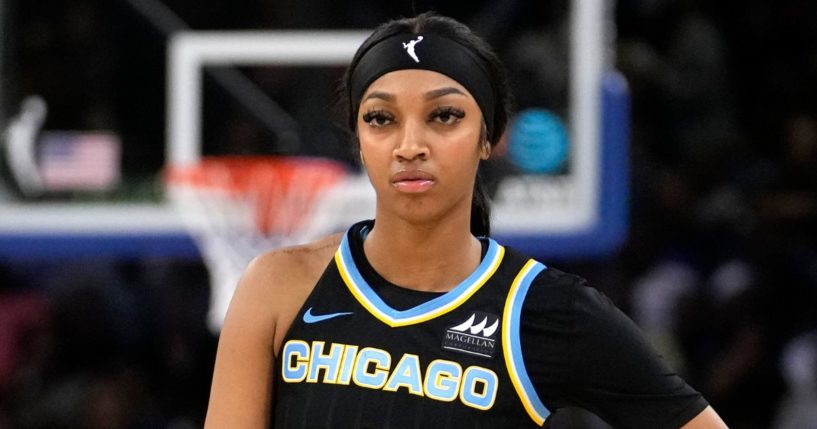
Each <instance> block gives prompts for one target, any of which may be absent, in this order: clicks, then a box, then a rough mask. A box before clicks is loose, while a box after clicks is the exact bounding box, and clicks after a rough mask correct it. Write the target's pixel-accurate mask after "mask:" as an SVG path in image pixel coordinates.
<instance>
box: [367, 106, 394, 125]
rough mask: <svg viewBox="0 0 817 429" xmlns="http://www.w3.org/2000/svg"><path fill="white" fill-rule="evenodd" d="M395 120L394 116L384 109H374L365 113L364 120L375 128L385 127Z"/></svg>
mask: <svg viewBox="0 0 817 429" xmlns="http://www.w3.org/2000/svg"><path fill="white" fill-rule="evenodd" d="M393 121H394V118H393V117H392V116H391V115H390V114H388V113H386V112H384V111H382V110H373V111H370V112H366V113H365V114H364V115H363V122H365V123H367V124H369V125H370V126H372V127H375V128H380V127H385V126H386V125H389V124H391V123H392V122H393Z"/></svg>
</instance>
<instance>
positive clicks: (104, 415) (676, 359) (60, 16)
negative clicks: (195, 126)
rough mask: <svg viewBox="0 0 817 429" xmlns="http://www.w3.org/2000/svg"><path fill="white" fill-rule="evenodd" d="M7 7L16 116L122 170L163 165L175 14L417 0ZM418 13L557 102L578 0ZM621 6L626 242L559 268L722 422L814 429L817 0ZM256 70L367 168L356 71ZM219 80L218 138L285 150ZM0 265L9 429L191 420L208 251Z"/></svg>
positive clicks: (301, 22) (197, 420)
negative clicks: (118, 140)
mask: <svg viewBox="0 0 817 429" xmlns="http://www.w3.org/2000/svg"><path fill="white" fill-rule="evenodd" d="M8 3H9V4H10V5H11V6H10V13H8V14H7V18H6V19H7V20H8V19H9V18H8V16H11V17H14V18H15V19H14V20H13V21H11V23H12V25H11V26H10V27H8V28H9V30H7V31H6V32H4V35H9V34H10V35H11V36H12V37H10V41H6V46H7V47H8V49H7V52H8V54H7V58H10V59H11V61H12V63H11V64H14V66H15V67H16V70H17V72H15V73H9V72H8V71H6V72H5V79H9V81H8V82H4V85H5V98H4V101H5V106H6V108H5V109H6V112H5V114H6V115H9V114H12V113H13V112H11V111H9V110H10V109H11V108H12V107H13V106H14V103H18V102H19V101H20V100H21V99H22V97H24V96H25V95H27V94H30V93H37V94H41V95H42V96H43V97H44V98H45V99H46V100H48V101H49V106H50V112H52V113H51V114H50V115H49V119H48V121H49V122H48V123H47V126H48V127H50V128H68V129H113V130H116V132H118V133H119V134H120V135H121V136H122V141H123V145H124V147H123V168H124V174H125V176H126V178H130V179H131V180H138V179H139V178H140V177H146V176H151V175H154V174H155V173H156V172H157V171H158V170H159V169H160V167H161V163H162V154H163V133H164V131H163V130H164V104H163V103H164V90H165V88H164V60H165V51H164V47H165V43H166V36H167V34H166V33H167V30H168V29H172V28H173V27H174V25H173V24H174V23H175V24H179V23H180V22H182V21H183V22H184V23H185V24H186V25H188V26H190V27H191V28H194V29H278V28H288V29H291V28H371V27H372V26H373V25H375V24H377V23H379V22H382V21H384V20H386V19H388V18H392V17H397V16H400V15H404V16H405V15H411V14H412V9H411V6H410V5H406V4H402V3H408V2H378V3H371V2H366V1H360V0H345V1H335V2H325V1H316V0H312V1H304V0H301V1H292V0H275V1H273V0H243V1H235V2H218V1H215V0H208V1H202V0H196V1H193V0H164V1H163V2H158V1H147V0H145V1H141V0H117V1H102V0H98V1H97V0H75V1H72V2H61V1H57V0H43V1H38V2H24V1H16V2H15V1H10V2H8ZM412 3H413V4H414V7H415V8H416V10H418V11H422V10H426V9H428V8H434V9H435V10H438V11H439V12H441V13H444V14H448V15H451V16H454V17H456V18H458V19H460V20H462V21H464V22H466V23H467V24H469V25H471V26H472V27H473V28H474V29H475V30H477V31H478V32H479V33H481V34H483V35H484V36H485V37H486V38H487V39H488V40H489V41H490V42H491V43H492V44H493V45H494V46H495V47H496V48H497V49H498V50H499V52H500V54H501V57H502V58H503V60H504V61H505V63H506V65H507V66H508V68H509V70H510V78H511V85H512V87H513V89H514V92H515V95H516V105H517V108H518V109H523V108H526V107H532V106H545V107H547V108H549V109H551V110H554V111H556V112H561V113H564V109H565V103H566V97H567V95H566V94H567V82H568V74H569V70H568V67H567V62H568V60H567V51H566V49H567V46H568V40H567V38H568V27H567V22H566V21H565V19H564V18H565V15H566V13H567V12H568V11H569V4H570V2H569V1H567V0H560V1H552V2H551V1H548V2H541V1H523V0H510V1H494V2H489V1H467V2H466V1H455V0H451V1H437V2H434V1H425V2H424V1H414V2H412ZM135 4H141V5H142V6H145V7H148V9H149V10H152V12H150V13H145V11H144V10H142V11H141V12H140V11H138V10H137V9H138V8H137V7H135V6H134V5H135ZM156 5H163V6H165V7H166V8H167V10H168V11H170V12H172V14H173V15H174V16H175V17H176V18H178V19H179V20H180V21H173V20H167V19H166V20H165V21H162V22H164V24H162V23H160V22H157V21H156V19H150V18H149V16H152V17H154V18H155V17H157V16H163V15H162V14H161V8H157V7H156ZM151 7H153V9H150V8H151ZM164 16H165V17H167V16H168V15H164ZM614 18H615V24H616V25H615V31H616V34H617V42H616V44H615V46H614V51H615V52H614V54H615V63H614V64H613V65H614V66H615V67H617V68H618V69H619V70H620V71H621V72H622V73H623V74H624V75H625V76H626V78H627V79H628V81H629V84H630V87H631V92H632V136H631V168H632V170H631V171H632V177H631V179H632V180H631V201H630V224H629V225H630V230H629V238H628V240H627V242H626V243H625V244H624V245H623V247H622V248H621V249H620V250H619V251H618V252H616V253H615V254H614V255H610V256H609V257H606V258H602V259H593V260H564V261H551V262H549V263H550V264H551V265H556V266H559V267H560V268H563V269H566V270H569V271H574V272H576V273H578V274H581V275H584V276H586V277H587V278H588V279H589V280H590V282H591V284H593V285H595V286H596V287H598V288H599V289H601V290H602V291H604V292H605V293H606V294H608V295H609V296H610V297H611V298H612V299H613V300H614V301H615V302H616V303H617V304H618V305H619V306H620V307H621V308H622V309H623V310H624V311H625V312H627V313H628V314H629V315H630V316H631V317H632V318H633V319H634V320H635V321H636V323H637V324H638V325H639V326H640V327H641V328H642V329H643V330H644V332H645V334H646V335H647V337H648V338H649V339H650V341H651V342H652V343H653V344H654V345H655V347H656V348H657V349H658V350H659V351H660V352H661V353H662V354H663V355H664V357H665V358H666V359H667V360H668V361H669V362H670V363H671V365H673V367H674V368H676V369H677V370H678V371H679V372H680V373H681V374H682V375H684V377H686V379H687V380H688V381H689V382H690V384H692V385H693V386H694V387H696V388H698V389H699V390H701V391H702V393H704V395H705V396H706V397H707V399H708V400H709V401H710V402H711V403H712V404H713V406H714V407H715V408H716V409H717V410H718V412H719V413H720V414H721V415H722V416H723V418H724V420H726V421H727V423H728V424H729V425H730V427H732V428H736V429H743V428H745V429H761V428H777V429H795V428H817V311H815V308H817V79H815V77H817V2H814V1H812V0H779V1H775V2H771V1H766V0H744V1H740V2H738V1H735V0H727V1H720V2H707V1H704V0H619V1H618V2H617V7H616V10H615V13H614ZM6 69H8V66H6ZM242 73H243V75H244V76H248V77H250V78H251V79H253V80H254V81H255V82H259V84H261V85H262V86H266V87H269V88H272V89H270V92H271V93H274V94H275V97H274V98H275V99H276V101H278V102H280V103H281V105H282V106H283V107H284V108H285V110H286V111H287V112H290V114H291V115H293V117H294V118H295V119H296V120H297V122H298V123H299V124H301V135H300V137H299V139H300V148H299V152H304V153H309V154H318V155H323V156H330V157H334V158H338V159H341V160H346V161H349V162H354V159H353V158H354V157H352V156H350V155H349V152H348V145H347V142H346V137H345V136H344V134H343V133H342V132H341V131H339V129H338V127H337V126H336V125H335V124H334V123H333V122H332V120H330V119H332V118H333V117H332V114H331V113H330V109H328V108H326V109H321V108H320V106H327V105H329V104H331V102H332V101H333V100H334V94H333V93H332V89H331V88H332V84H334V82H335V81H336V80H337V79H338V78H339V77H340V73H342V70H329V71H326V70H301V71H300V72H298V73H297V76H295V77H293V76H292V72H289V73H290V75H289V76H288V78H289V79H290V80H285V79H283V77H282V75H283V74H287V72H285V71H280V70H277V71H271V72H270V71H260V72H259V71H242ZM291 79H296V80H295V82H296V84H294V85H293V84H292V83H291V82H293V81H292V80H291ZM316 81H325V82H328V83H329V84H328V85H326V86H321V85H313V84H312V82H316ZM281 82H289V83H287V84H282V83H281ZM205 85H208V86H209V88H210V90H211V91H212V94H213V97H215V100H216V101H215V102H211V103H210V104H209V105H208V104H207V103H205V112H204V114H205V117H206V118H210V119H209V120H206V121H205V122H206V123H212V124H216V126H214V127H213V128H212V129H209V130H206V132H205V147H206V148H209V150H212V151H213V152H218V151H225V152H227V151H230V152H238V153H241V152H255V153H257V152H276V151H279V150H280V148H279V147H277V146H276V143H277V137H276V136H275V133H274V132H271V131H270V130H267V129H264V128H263V127H261V126H259V125H258V124H256V123H253V122H252V121H248V120H246V119H236V118H238V116H239V115H238V114H232V113H225V111H228V110H227V109H228V108H230V104H231V103H233V104H234V103H235V100H231V99H230V97H229V95H228V94H225V93H223V92H222V93H219V92H218V90H217V85H215V84H214V83H213V82H209V83H207V82H206V83H205ZM276 85H278V86H281V88H277V89H276ZM284 87H286V88H284ZM287 88H288V89H289V90H288V92H287ZM316 106H318V107H317V108H316ZM232 108H234V109H238V108H236V107H235V106H232ZM245 116H246V115H245ZM288 150H289V149H288ZM0 269H2V271H0V429H5V428H71V429H73V428H134V429H137V428H153V427H170V428H188V427H198V426H200V425H201V423H202V419H203V415H204V410H205V409H206V400H207V396H208V393H209V392H208V390H209V381H210V371H211V369H212V362H213V357H214V350H215V344H216V338H215V336H214V335H213V334H212V333H210V332H209V331H208V330H207V328H206V325H205V315H206V310H207V302H208V293H209V292H208V285H207V273H206V270H205V267H204V266H203V265H202V264H201V262H199V261H189V260H138V261H132V260H128V261H119V260H107V259H105V260H88V261H79V262H76V261H70V262H67V261H66V262H60V261H58V262H55V263H45V262H38V263H31V264H3V263H0ZM586 427H603V426H602V425H600V424H598V423H593V421H592V420H591V419H588V420H587V423H586Z"/></svg>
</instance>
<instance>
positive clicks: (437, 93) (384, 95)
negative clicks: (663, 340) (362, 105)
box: [363, 86, 465, 102]
mask: <svg viewBox="0 0 817 429" xmlns="http://www.w3.org/2000/svg"><path fill="white" fill-rule="evenodd" d="M449 94H458V95H465V93H463V92H462V91H460V90H459V89H457V88H454V87H453V86H447V87H445V88H439V89H432V90H431V91H428V92H426V93H425V99H426V100H433V99H435V98H440V97H442V96H445V95H449ZM370 98H378V99H381V100H383V101H388V102H392V101H394V95H392V94H389V93H388V92H383V91H372V92H370V93H369V94H368V95H366V97H364V98H363V101H366V100H368V99H370Z"/></svg>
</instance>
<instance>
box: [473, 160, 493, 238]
mask: <svg viewBox="0 0 817 429" xmlns="http://www.w3.org/2000/svg"><path fill="white" fill-rule="evenodd" d="M481 176H482V175H481V174H479V172H477V178H476V180H475V181H474V196H473V197H472V199H471V234H473V235H474V236H476V237H487V236H489V235H491V203H490V201H489V199H488V193H487V192H486V191H485V185H483V184H482V177H481Z"/></svg>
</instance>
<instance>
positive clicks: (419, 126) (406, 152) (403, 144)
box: [394, 121, 429, 161]
mask: <svg viewBox="0 0 817 429" xmlns="http://www.w3.org/2000/svg"><path fill="white" fill-rule="evenodd" d="M424 125H425V124H424V123H423V122H422V121H407V122H406V123H405V125H404V126H403V134H402V136H401V138H400V141H399V142H398V144H397V147H395V148H394V158H395V159H397V160H398V161H413V160H415V159H419V160H425V159H426V158H428V155H429V148H428V144H427V141H426V136H425V129H424Z"/></svg>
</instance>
